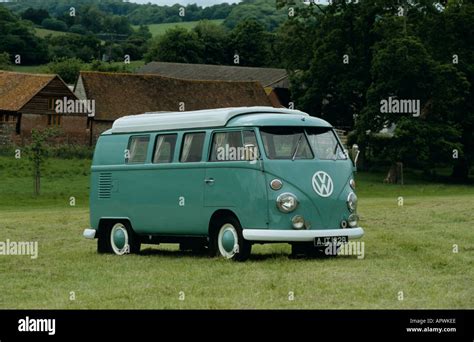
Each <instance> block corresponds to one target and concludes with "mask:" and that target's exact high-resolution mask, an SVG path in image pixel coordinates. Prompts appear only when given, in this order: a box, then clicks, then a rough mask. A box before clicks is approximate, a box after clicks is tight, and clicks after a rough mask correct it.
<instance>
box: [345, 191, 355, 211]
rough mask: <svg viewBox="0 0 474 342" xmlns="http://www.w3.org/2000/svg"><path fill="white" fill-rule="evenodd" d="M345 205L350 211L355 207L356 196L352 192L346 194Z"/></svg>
mask: <svg viewBox="0 0 474 342" xmlns="http://www.w3.org/2000/svg"><path fill="white" fill-rule="evenodd" d="M347 207H348V208H349V210H350V211H351V212H354V211H356V209H357V196H356V194H355V193H353V192H351V193H350V194H349V195H348V196H347Z"/></svg>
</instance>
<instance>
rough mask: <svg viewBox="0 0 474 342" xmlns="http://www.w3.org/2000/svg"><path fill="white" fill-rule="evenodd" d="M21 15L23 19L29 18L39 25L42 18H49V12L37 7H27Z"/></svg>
mask: <svg viewBox="0 0 474 342" xmlns="http://www.w3.org/2000/svg"><path fill="white" fill-rule="evenodd" d="M21 17H22V18H23V19H25V20H30V21H32V22H33V23H35V24H36V25H40V24H41V23H42V22H43V20H45V19H47V18H49V12H48V11H47V10H45V9H42V8H39V9H35V8H31V7H30V8H28V9H27V10H26V11H24V12H23V13H22V14H21Z"/></svg>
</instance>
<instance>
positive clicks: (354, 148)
mask: <svg viewBox="0 0 474 342" xmlns="http://www.w3.org/2000/svg"><path fill="white" fill-rule="evenodd" d="M359 154H360V150H359V146H358V145H356V144H354V145H352V149H351V159H352V162H353V163H354V166H357V160H358V159H359Z"/></svg>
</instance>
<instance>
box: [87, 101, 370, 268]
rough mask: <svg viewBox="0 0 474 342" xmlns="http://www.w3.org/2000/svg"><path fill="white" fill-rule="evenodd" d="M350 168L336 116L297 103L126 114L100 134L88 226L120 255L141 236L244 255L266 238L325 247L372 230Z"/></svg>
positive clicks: (106, 249) (300, 247)
mask: <svg viewBox="0 0 474 342" xmlns="http://www.w3.org/2000/svg"><path fill="white" fill-rule="evenodd" d="M354 171H355V163H354V162H353V161H352V160H351V159H349V157H348V153H347V152H346V151H345V150H344V148H343V146H342V144H341V142H340V140H339V138H338V136H337V134H336V133H335V131H334V129H333V127H332V126H331V125H330V124H329V123H328V122H326V121H324V120H321V119H318V118H315V117H311V116H309V115H308V114H306V113H304V112H301V111H297V110H289V109H284V108H281V109H280V108H272V107H239V108H222V109H212V110H200V111H189V112H165V113H161V112H160V113H146V114H141V115H133V116H125V117H122V118H120V119H118V120H116V121H115V122H114V124H113V126H112V128H111V129H110V130H108V131H106V132H104V133H103V134H102V135H101V136H100V137H99V139H98V141H97V145H96V148H95V153H94V158H93V162H92V172H91V193H90V224H91V228H87V229H85V231H84V236H85V237H86V238H90V239H94V238H97V239H98V252H99V253H115V254H117V255H122V254H126V253H138V252H139V251H140V246H141V244H144V243H146V244H159V243H179V244H180V247H181V248H182V249H201V250H207V251H208V252H209V253H210V254H211V255H218V256H222V257H224V258H227V259H234V260H239V261H243V260H246V259H247V258H248V257H249V255H250V252H251V248H252V245H253V244H259V243H290V244H291V245H292V248H293V252H294V253H296V252H303V253H306V252H307V253H312V252H319V253H321V252H322V251H323V250H324V248H325V246H327V244H328V243H337V244H342V243H345V242H348V239H355V238H360V237H362V236H363V234H364V231H363V229H362V228H361V227H359V224H358V216H357V196H356V194H355V182H354Z"/></svg>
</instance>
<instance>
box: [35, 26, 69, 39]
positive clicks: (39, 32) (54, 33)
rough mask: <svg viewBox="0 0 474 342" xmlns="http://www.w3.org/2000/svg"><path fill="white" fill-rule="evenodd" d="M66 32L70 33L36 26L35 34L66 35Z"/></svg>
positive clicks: (41, 36)
mask: <svg viewBox="0 0 474 342" xmlns="http://www.w3.org/2000/svg"><path fill="white" fill-rule="evenodd" d="M65 34H68V32H62V31H54V30H48V29H45V28H42V27H35V35H36V36H38V37H40V38H44V37H46V36H48V35H52V36H53V37H54V36H64V35H65Z"/></svg>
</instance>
